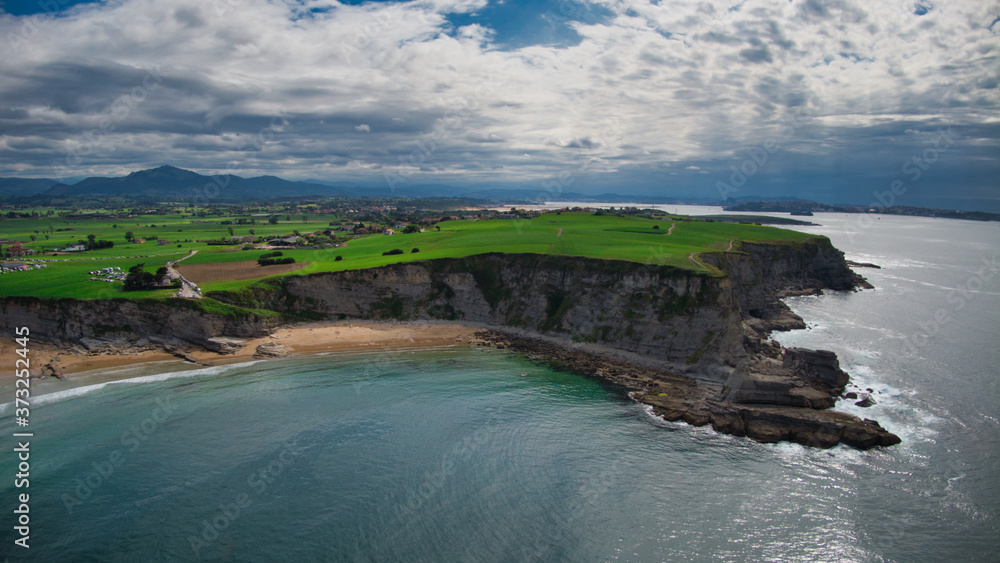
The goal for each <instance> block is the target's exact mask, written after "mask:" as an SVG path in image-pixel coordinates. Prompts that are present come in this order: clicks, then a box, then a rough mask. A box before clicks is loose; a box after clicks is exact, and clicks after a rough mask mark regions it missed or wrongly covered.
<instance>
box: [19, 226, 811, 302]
mask: <svg viewBox="0 0 1000 563" xmlns="http://www.w3.org/2000/svg"><path fill="white" fill-rule="evenodd" d="M292 217H293V219H292V220H290V221H289V220H285V217H284V216H282V220H281V221H280V222H279V223H278V224H277V225H269V224H267V222H266V220H264V221H262V222H259V223H258V224H256V225H253V226H250V225H233V231H234V233H235V234H236V235H249V234H250V233H249V230H250V229H253V230H254V234H255V235H256V236H269V237H270V236H274V237H277V236H281V235H286V234H289V233H291V232H292V231H293V230H299V231H300V232H302V233H306V232H312V231H319V230H323V229H326V228H328V223H329V222H330V221H331V220H335V219H336V218H335V217H333V216H330V217H327V216H323V215H310V216H308V222H303V221H302V219H301V216H292ZM226 219H227V218H226V217H218V218H212V219H195V220H196V221H208V222H204V223H192V219H191V218H190V217H188V218H182V217H180V216H179V215H164V216H142V217H141V218H140V219H135V218H132V219H122V220H119V221H118V222H115V221H111V220H95V219H59V218H56V219H50V218H42V219H4V220H3V221H0V238H6V239H8V240H11V241H13V240H20V241H22V242H25V245H26V246H27V247H29V248H35V249H37V250H42V249H46V250H50V249H52V248H62V247H64V246H66V245H68V244H72V243H75V242H76V241H77V240H79V239H85V238H86V236H87V235H88V234H94V235H95V236H96V238H97V239H107V240H113V241H114V242H115V247H114V248H110V249H102V250H95V251H86V252H81V253H76V254H70V255H63V256H57V257H53V256H48V255H45V256H39V255H36V256H35V257H33V258H36V259H44V260H56V261H52V262H48V267H47V268H45V269H43V270H32V271H26V272H13V273H7V274H5V275H2V276H0V296H15V295H16V296H37V297H74V298H83V299H93V298H107V297H130V298H149V297H168V296H170V295H171V291H170V290H166V289H163V290H154V291H146V292H122V291H121V285H122V284H121V282H114V283H107V282H96V281H90V279H89V278H90V275H89V274H88V272H89V271H91V270H97V269H99V268H102V267H107V266H119V267H121V268H122V270H127V269H128V268H129V267H131V266H133V265H135V264H137V263H139V262H143V263H145V265H146V268H147V269H148V270H150V271H152V270H155V269H156V268H157V267H159V266H162V265H163V264H164V263H165V262H167V261H168V260H176V259H178V258H181V257H184V256H186V255H187V254H188V253H189V252H190V251H191V250H197V251H198V253H197V254H196V255H194V256H192V257H190V258H188V259H187V260H186V261H184V262H183V263H182V266H183V265H187V264H210V263H222V262H237V261H255V260H256V259H257V258H258V257H259V256H260V255H261V254H263V253H265V252H267V251H266V250H262V249H253V250H242V248H243V247H242V245H239V246H211V245H208V244H206V243H204V242H194V241H198V240H207V239H218V238H221V237H228V236H229V231H228V228H229V226H228V225H222V224H221V222H222V221H224V220H226ZM114 225H117V227H115V226H114ZM153 225H155V226H153ZM671 225H674V228H673V231H672V232H671V234H669V235H668V234H667V233H668V232H669V231H670V227H671ZM50 227H51V228H50ZM437 227H440V230H437V229H436V228H435V227H428V228H426V231H427V232H422V233H412V234H401V233H397V234H395V235H381V234H379V235H370V236H365V237H360V238H355V239H352V240H349V241H348V242H346V243H343V244H342V245H341V246H340V247H337V248H320V249H291V250H287V249H283V250H282V251H283V253H284V256H290V257H293V258H295V259H296V261H297V262H298V263H305V264H306V265H305V267H303V268H301V269H299V270H297V271H295V272H293V273H289V274H284V275H301V274H311V273H317V272H331V271H339V270H353V269H363V268H371V267H376V266H384V265H386V264H392V263H398V262H410V261H416V260H428V259H434V258H458V257H465V256H470V255H474V254H483V253H488V252H501V253H535V254H553V255H566V256H581V257H590V258H599V259H613V260H627V261H632V262H640V263H645V264H655V265H666V266H675V267H679V268H686V269H690V270H695V271H703V272H706V273H709V274H715V273H716V272H713V271H712V270H711V268H709V267H707V266H705V265H704V264H703V263H702V262H700V261H699V260H698V259H697V256H698V254H699V253H702V252H710V251H719V250H726V249H728V248H730V245H731V244H732V248H733V250H738V249H739V244H740V242H741V241H749V242H760V241H783V242H797V241H803V240H805V239H807V238H809V237H810V235H806V234H803V233H799V232H795V231H789V230H785V229H779V228H775V227H767V226H758V225H746V224H734V223H720V222H706V221H698V220H694V221H682V220H678V218H673V217H670V216H664V217H657V218H642V217H633V216H616V215H600V216H595V215H593V214H591V213H586V212H563V213H561V214H556V213H546V214H543V215H541V216H539V217H536V218H532V219H499V218H497V219H489V220H479V221H471V220H470V221H466V220H461V221H445V222H442V223H439V224H438V225H437ZM65 228H72V229H73V230H72V231H59V230H58V229H65ZM35 230H38V231H39V234H36V233H34V231H35ZM126 231H132V232H133V233H134V234H135V236H136V237H144V238H146V239H147V242H145V243H144V244H137V243H128V242H126V241H125V239H124V235H125V232H126ZM30 234H35V236H36V241H35V242H29V241H28V239H27V237H28V235H30ZM41 234H48V235H49V237H50V238H49V239H48V240H43V237H42V236H39V235H41ZM158 238H160V239H165V240H169V241H171V242H170V243H169V244H166V245H158V244H157V242H156V239H158ZM188 241H192V242H188ZM178 245H180V246H179V247H178ZM5 246H8V245H7V244H5ZM414 248H417V249H419V252H417V253H413V252H412V249H414ZM393 249H400V250H402V251H403V254H396V255H389V256H383V254H382V253H383V252H386V251H389V250H393ZM338 256H340V257H341V259H340V260H336V257H338ZM260 273H261V277H268V276H269V273H268V267H260ZM253 281H254V280H242V281H218V282H210V283H205V284H203V285H202V286H201V287H202V290H203V291H205V292H210V291H214V290H223V289H235V288H238V287H242V286H246V285H248V284H250V283H253Z"/></svg>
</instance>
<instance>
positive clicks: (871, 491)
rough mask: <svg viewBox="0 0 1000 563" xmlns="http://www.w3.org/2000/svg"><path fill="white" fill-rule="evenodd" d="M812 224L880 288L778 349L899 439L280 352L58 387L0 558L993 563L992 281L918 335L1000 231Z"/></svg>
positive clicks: (999, 505) (556, 376) (505, 361)
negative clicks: (654, 409)
mask: <svg viewBox="0 0 1000 563" xmlns="http://www.w3.org/2000/svg"><path fill="white" fill-rule="evenodd" d="M816 219H823V220H825V225H824V227H816V228H813V229H816V230H817V231H823V230H825V231H827V233H826V234H830V236H831V237H833V238H834V243H835V244H836V245H837V246H839V247H841V248H844V249H845V250H847V251H848V255H849V257H850V258H854V259H864V260H870V261H874V262H877V263H881V264H882V265H883V266H885V268H884V269H883V270H877V271H873V270H866V271H865V272H864V273H865V274H866V275H868V277H869V278H870V279H871V280H872V281H873V283H875V285H876V286H877V287H878V288H879V289H878V290H877V291H873V292H864V293H855V294H830V295H826V296H822V297H812V298H801V299H795V300H793V301H792V302H791V304H792V306H793V308H795V309H796V310H797V311H799V312H800V314H802V315H803V316H804V317H805V318H806V320H807V321H808V322H809V323H810V324H811V329H810V330H805V331H797V332H794V333H789V334H785V335H781V336H780V337H779V338H780V339H781V340H782V342H784V343H787V344H792V345H807V346H815V347H821V348H828V349H832V350H834V351H836V352H838V354H840V355H841V358H842V360H843V361H844V364H845V367H847V369H848V370H849V371H850V372H851V373H852V376H853V377H854V379H855V381H856V382H858V383H859V384H861V385H862V386H864V387H869V386H870V387H872V388H873V389H875V391H876V396H875V397H876V400H878V402H879V404H878V405H876V406H875V407H873V408H872V409H869V410H863V409H860V408H858V407H853V406H850V407H849V408H850V409H853V410H854V412H858V413H859V414H861V415H864V416H869V417H873V418H877V419H879V420H880V421H881V422H882V423H883V424H884V425H885V426H886V427H887V428H889V429H890V430H892V431H894V432H896V433H898V434H899V435H900V436H902V437H903V439H904V443H903V444H901V445H899V446H896V447H893V448H889V449H885V450H870V451H867V452H861V451H858V450H853V449H850V448H843V447H837V448H834V449H832V450H827V451H821V450H813V449H807V448H804V447H801V446H798V445H793V444H777V445H763V444H757V443H754V442H752V441H750V440H747V439H742V438H735V437H731V436H723V435H717V434H715V433H714V432H712V431H711V430H710V429H707V428H691V427H689V426H687V425H684V424H674V423H664V422H662V421H660V420H658V419H656V418H654V417H652V416H650V415H649V414H648V412H647V411H646V410H645V409H644V408H643V407H642V406H641V405H637V404H635V403H633V402H632V401H630V400H629V399H628V397H627V396H626V395H625V394H624V393H623V392H622V390H621V389H618V388H616V387H613V386H609V385H606V384H603V383H601V382H598V381H595V380H592V379H587V378H584V377H579V376H574V375H571V374H565V373H558V372H554V371H552V370H549V369H546V368H542V367H538V366H535V365H533V364H531V363H529V362H527V361H525V360H524V359H521V358H519V357H517V356H514V355H511V354H509V353H507V352H504V351H493V350H489V351H485V350H475V349H467V348H461V349H458V348H450V349H437V350H423V351H416V352H411V351H406V352H401V353H379V354H371V353H369V354H348V355H335V356H325V357H316V358H309V359H283V360H273V361H267V362H258V363H254V364H252V365H242V366H229V367H223V368H209V369H205V370H196V371H191V372H183V373H172V374H164V375H162V376H158V377H151V378H145V379H142V380H137V381H126V382H122V383H116V384H102V385H97V386H92V387H88V388H83V389H76V390H66V391H60V392H58V393H56V394H50V395H48V397H47V398H46V399H45V400H47V401H48V402H47V403H46V404H40V405H38V406H37V407H35V408H34V409H33V411H32V430H33V431H34V433H35V437H34V438H33V439H32V442H31V473H32V475H31V487H30V489H29V490H30V493H31V545H32V548H31V549H30V551H29V550H23V549H22V548H19V547H16V546H13V543H12V542H13V540H14V537H15V536H14V535H13V531H12V525H13V524H12V523H13V521H14V515H13V514H12V513H11V511H12V510H13V509H14V507H15V503H14V500H13V499H14V494H15V489H14V488H13V482H12V477H13V475H14V473H16V467H15V460H14V459H13V456H12V455H4V456H2V457H0V475H7V476H9V477H5V478H4V479H3V480H2V483H3V485H2V492H0V498H3V499H6V500H5V501H4V502H5V503H6V506H8V507H9V508H5V512H6V514H7V516H6V517H5V522H7V524H5V525H4V526H3V529H4V532H3V533H2V537H3V540H4V541H3V544H2V545H3V547H2V548H0V556H3V555H6V556H9V557H10V559H11V560H12V561H20V560H25V561H191V560H209V561H865V562H867V561H991V560H995V557H996V556H995V554H996V552H997V551H998V549H1000V540H998V538H1000V533H998V532H1000V530H998V521H997V517H998V515H1000V485H998V483H1000V479H998V476H1000V475H998V469H997V467H998V464H997V452H998V451H1000V429H998V420H997V417H998V415H1000V394H998V391H997V379H996V377H997V376H996V369H995V366H996V365H997V363H998V362H1000V357H998V351H997V346H996V342H997V336H998V334H1000V330H998V324H997V319H1000V307H998V305H1000V286H998V279H1000V277H993V278H991V279H990V280H982V281H983V283H982V287H979V284H978V283H976V284H973V285H975V286H977V287H978V289H977V290H976V291H977V293H974V294H970V295H972V297H970V298H969V299H970V300H969V302H968V303H969V305H968V306H967V307H964V308H963V309H962V310H960V311H953V315H954V317H953V318H952V320H951V321H949V322H946V323H943V324H942V325H941V327H940V328H939V329H938V330H937V331H936V332H935V334H934V335H933V336H932V337H929V338H926V339H921V340H920V342H921V344H920V345H919V346H915V347H908V346H907V345H906V342H907V341H908V340H907V338H909V339H910V340H912V339H913V338H912V337H913V336H914V335H915V334H917V331H919V330H922V329H921V328H920V327H921V326H926V323H925V321H926V319H927V318H933V317H934V314H935V312H936V311H937V310H938V309H940V308H942V307H946V306H949V301H948V296H949V295H951V292H952V291H953V290H954V289H955V288H956V287H958V286H962V285H963V284H967V282H968V280H969V279H971V277H972V276H974V275H975V272H976V269H975V268H973V267H972V266H971V265H972V264H975V262H976V261H978V260H979V259H980V258H981V255H985V256H986V257H987V258H989V257H990V256H992V252H993V250H992V249H995V248H1000V236H998V235H1000V229H996V226H995V225H993V226H992V228H993V229H996V230H981V229H984V228H989V227H990V225H988V224H987V225H985V226H984V225H982V224H970V223H966V222H960V221H951V222H942V221H934V220H929V219H928V220H919V221H923V223H921V224H922V226H923V228H921V229H916V228H914V229H911V228H910V227H909V226H908V225H912V223H909V222H908V223H906V224H900V225H896V226H892V225H889V226H888V227H886V228H885V229H881V228H879V229H871V230H869V231H866V232H865V236H864V237H861V238H859V237H854V239H852V240H847V239H846V238H844V236H843V235H842V234H839V233H840V232H841V231H842V230H843V226H844V225H841V224H838V223H837V221H846V220H847V219H842V218H837V217H822V218H821V217H817V218H816ZM816 222H824V221H821V220H817V221H816ZM838 237H840V240H838ZM931 240H941V241H952V243H953V244H951V245H950V246H949V245H948V244H946V243H940V244H939V243H934V242H927V241H931ZM955 240H961V241H964V242H963V244H961V245H956V244H954V241H955ZM928 315H930V317H928ZM921 323H924V325H921ZM521 372H526V373H527V374H528V376H527V377H521V376H520V374H521ZM158 401H159V402H158ZM2 416H3V418H2V420H0V433H4V434H6V435H7V436H10V433H11V432H14V431H15V428H16V427H14V426H13V421H12V420H11V412H9V407H5V410H4V411H3V413H2ZM8 443H10V444H11V446H13V438H8ZM102 474H103V475H102ZM29 554H30V555H29Z"/></svg>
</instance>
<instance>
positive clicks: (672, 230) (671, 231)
mask: <svg viewBox="0 0 1000 563" xmlns="http://www.w3.org/2000/svg"><path fill="white" fill-rule="evenodd" d="M676 226H677V223H671V224H670V228H669V229H667V234H668V235H672V234H674V227H676Z"/></svg>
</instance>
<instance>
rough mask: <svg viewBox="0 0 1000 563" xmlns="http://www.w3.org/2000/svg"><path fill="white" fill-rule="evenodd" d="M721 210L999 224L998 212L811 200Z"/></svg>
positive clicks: (739, 205)
mask: <svg viewBox="0 0 1000 563" xmlns="http://www.w3.org/2000/svg"><path fill="white" fill-rule="evenodd" d="M723 209H724V210H725V211H751V212H764V213H789V214H791V215H797V216H806V217H808V216H811V215H812V214H813V213H878V214H881V215H908V216H911V217H939V218H942V219H967V220H969V221H1000V213H988V212H986V211H959V210H954V209H933V208H929V207H911V206H908V205H894V206H891V207H885V206H881V205H879V206H874V207H873V206H869V205H831V204H829V203H819V202H815V201H808V200H800V201H744V202H740V203H727V204H726V205H724V206H723Z"/></svg>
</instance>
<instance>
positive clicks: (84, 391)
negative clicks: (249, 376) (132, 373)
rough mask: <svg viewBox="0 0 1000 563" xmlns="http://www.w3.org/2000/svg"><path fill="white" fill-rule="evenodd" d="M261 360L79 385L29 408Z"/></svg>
mask: <svg viewBox="0 0 1000 563" xmlns="http://www.w3.org/2000/svg"><path fill="white" fill-rule="evenodd" d="M261 361H263V360H252V361H249V362H242V363H238V364H227V365H223V366H211V367H205V368H198V369H191V370H183V371H171V372H164V373H154V374H152V375H141V376H138V377H130V378H128V379H119V380H116V381H104V382H101V383H94V384H92V385H81V386H80V387H73V388H70V389H63V390H61V391H55V392H52V393H46V394H44V395H35V396H33V397H32V398H31V406H33V407H37V406H39V405H49V404H52V403H59V402H62V401H67V400H70V399H75V398H77V397H82V396H84V395H89V394H91V393H95V392H97V391H100V390H101V389H104V388H105V387H108V386H109V385H141V384H143V383H156V382H160V381H167V380H169V379H180V378H188V377H198V376H207V375H218V374H221V373H224V372H226V371H230V370H233V369H238V368H241V367H246V366H250V365H253V364H257V363H260V362H261ZM13 404H14V403H13V402H10V403H2V404H0V416H3V415H6V414H7V412H8V410H10V408H11V405H13Z"/></svg>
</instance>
